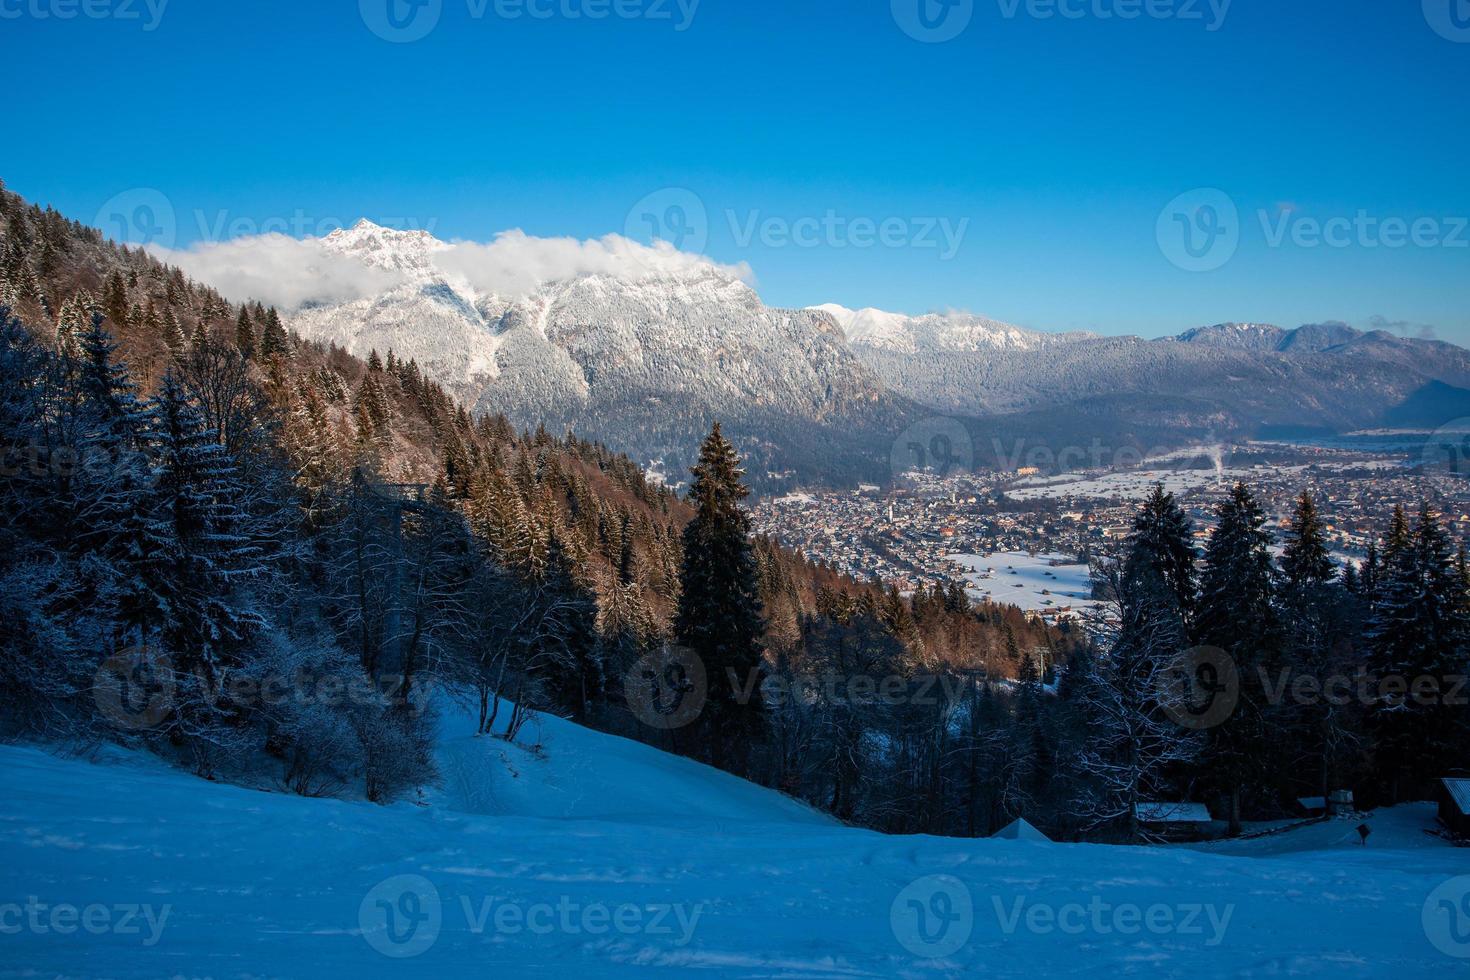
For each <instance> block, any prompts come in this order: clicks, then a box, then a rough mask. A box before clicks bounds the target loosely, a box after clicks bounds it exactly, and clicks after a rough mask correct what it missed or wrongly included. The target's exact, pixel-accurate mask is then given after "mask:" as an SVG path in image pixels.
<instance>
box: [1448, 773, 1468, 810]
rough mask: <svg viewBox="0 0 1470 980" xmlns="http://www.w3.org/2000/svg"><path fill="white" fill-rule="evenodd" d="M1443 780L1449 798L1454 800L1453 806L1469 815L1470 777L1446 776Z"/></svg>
mask: <svg viewBox="0 0 1470 980" xmlns="http://www.w3.org/2000/svg"><path fill="white" fill-rule="evenodd" d="M1443 782H1444V788H1445V789H1447V790H1449V793H1450V799H1452V800H1454V801H1455V806H1456V807H1458V808H1459V810H1460V812H1461V813H1463V814H1465V816H1467V817H1470V777H1463V776H1462V777H1459V778H1450V777H1446V778H1445V779H1444V780H1443Z"/></svg>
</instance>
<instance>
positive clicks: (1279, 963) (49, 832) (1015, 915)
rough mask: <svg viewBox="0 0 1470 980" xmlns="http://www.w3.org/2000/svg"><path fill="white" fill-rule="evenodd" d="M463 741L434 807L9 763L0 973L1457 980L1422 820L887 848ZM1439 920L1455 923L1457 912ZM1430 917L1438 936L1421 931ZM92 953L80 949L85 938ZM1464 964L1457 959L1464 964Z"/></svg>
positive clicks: (563, 732)
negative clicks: (1255, 833)
mask: <svg viewBox="0 0 1470 980" xmlns="http://www.w3.org/2000/svg"><path fill="white" fill-rule="evenodd" d="M469 730H470V725H469V722H468V720H467V719H464V718H458V719H456V718H455V717H452V716H451V717H450V718H448V719H447V720H446V732H445V736H444V740H443V742H442V743H441V746H440V751H439V759H440V766H441V768H442V769H443V771H444V776H445V778H444V780H443V785H442V787H440V788H439V789H436V790H434V791H433V792H432V793H431V794H430V795H429V797H428V799H427V800H425V801H423V803H422V804H421V805H415V804H412V803H403V804H398V805H395V806H391V807H379V806H375V805H372V804H369V803H363V802H347V801H341V800H323V799H303V798H300V797H295V796H289V795H285V794H281V793H273V792H261V791H257V790H249V789H243V788H240V787H236V786H229V785H222V784H217V783H209V782H205V781H202V780H199V779H196V778H194V777H191V776H188V775H185V774H183V773H180V772H177V771H174V770H170V769H167V768H165V767H164V766H163V765H162V764H161V763H159V762H158V761H157V760H155V759H153V758H151V757H147V756H139V755H134V754H130V753H124V752H120V751H117V750H109V751H107V752H105V753H104V754H103V758H102V761H101V762H100V763H92V762H88V761H82V760H78V759H63V758H58V757H56V756H53V755H50V754H47V753H45V752H43V751H41V750H39V749H36V748H26V747H16V746H3V747H0V783H3V785H4V786H5V787H6V806H5V808H4V811H3V814H0V869H3V870H0V886H3V887H0V948H3V950H4V958H3V960H0V974H3V975H6V976H38V975H44V976H53V975H57V976H76V975H106V976H116V977H153V976H166V975H182V976H203V975H209V976H218V977H236V976H292V975H300V974H307V973H311V974H325V973H330V974H332V975H338V976H387V975H390V974H392V975H402V974H403V973H405V972H406V971H412V972H413V973H415V974H426V975H433V976H439V977H460V976H464V977H470V976H474V977H483V976H513V977H537V976H544V977H564V976H586V977H601V976H618V977H624V976H626V977H639V978H643V977H649V976H696V975H697V976H722V977H723V976H730V977H777V976H779V977H878V976H882V977H891V976H897V977H940V976H971V975H982V974H983V975H985V976H995V977H1018V978H1019V977H1024V978H1027V980H1032V978H1035V977H1038V976H1075V977H1093V976H1096V977H1105V976H1118V975H1147V976H1152V977H1189V978H1207V977H1281V976H1306V975H1310V976H1324V977H1325V976H1331V977H1334V978H1343V977H1346V978H1360V977H1413V976H1425V977H1427V976H1450V975H1452V974H1453V973H1454V971H1456V970H1458V969H1460V968H1461V967H1460V964H1461V963H1462V962H1463V961H1462V960H1460V961H1457V960H1454V959H1451V958H1450V957H1449V956H1447V955H1446V953H1445V952H1443V951H1442V949H1441V948H1440V947H1438V946H1436V945H1435V942H1434V940H1438V941H1439V942H1440V943H1441V945H1444V944H1445V943H1446V942H1449V941H1452V940H1453V933H1451V932H1450V931H1448V922H1446V923H1445V928H1440V922H1439V919H1437V918H1435V916H1437V915H1441V914H1442V913H1441V910H1440V907H1439V906H1438V905H1436V904H1435V903H1433V902H1431V901H1430V898H1431V896H1432V894H1434V893H1435V890H1436V889H1437V888H1441V886H1443V885H1444V883H1445V882H1446V881H1447V880H1450V879H1452V878H1453V877H1454V876H1457V875H1466V874H1470V850H1463V849H1455V848H1451V847H1449V846H1447V845H1445V844H1444V843H1443V842H1441V841H1438V840H1436V839H1434V838H1431V837H1429V836H1427V835H1425V834H1424V833H1423V830H1424V828H1426V827H1427V826H1429V825H1430V824H1431V822H1432V819H1433V811H1432V808H1431V807H1429V806H1428V805H1411V806H1406V807H1400V808H1396V809H1394V810H1391V811H1384V812H1382V813H1379V814H1377V815H1375V816H1372V817H1370V818H1369V822H1370V823H1371V824H1372V825H1373V827H1374V828H1375V832H1374V834H1373V836H1372V837H1371V838H1370V839H1369V845H1368V846H1367V847H1360V846H1359V845H1358V844H1357V843H1356V839H1357V835H1356V834H1355V833H1352V826H1353V824H1352V823H1332V824H1323V825H1316V826H1313V827H1307V828H1304V829H1302V830H1298V831H1291V832H1288V833H1286V834H1281V835H1276V836H1273V837H1269V838H1264V839H1262V840H1259V841H1246V842H1237V843H1233V844H1230V845H1228V846H1226V845H1222V846H1218V847H1215V848H1213V849H1205V850H1198V849H1189V848H1182V847H1170V848H1132V847H1106V846H1100V845H1064V844H1049V843H1038V842H1029V841H1015V840H951V839H943V838H933V837H902V838H892V837H884V836H882V835H879V834H875V833H872V832H868V831H859V830H853V829H850V828H844V827H841V826H837V825H835V824H832V823H831V822H830V821H828V820H826V819H825V818H823V817H821V816H820V815H818V814H815V813H813V812H811V811H809V810H807V809H806V808H804V807H801V806H799V805H797V804H795V803H792V802H791V801H788V800H786V799H784V798H782V797H780V796H778V795H776V794H773V793H770V792H768V791H766V790H762V789H759V788H757V787H754V786H750V785H748V784H745V783H741V782H740V781H738V780H735V779H733V778H732V777H729V776H726V775H724V774H722V773H717V772H713V771H711V770H708V769H706V768H704V767H702V766H699V765H697V764H695V763H691V762H689V761H687V760H683V759H678V758H674V757H672V756H667V755H664V754H662V753H659V752H657V751H656V750H654V749H651V748H648V747H646V746H642V745H637V744H635V743H631V742H626V741H624V740H620V739H616V738H611V737H608V736H603V735H597V734H594V733H591V732H587V731H584V730H582V729H578V728H575V727H574V726H571V725H569V724H566V723H564V722H559V721H555V720H545V721H542V722H540V728H539V730H537V729H527V730H526V731H525V732H524V733H523V741H526V742H539V743H540V745H539V748H537V749H535V750H534V751H533V750H530V749H526V748H522V747H517V746H511V745H507V744H506V743H504V742H503V741H501V740H498V739H490V738H475V737H473V736H470V735H469V734H468V731H469ZM1441 894H1447V893H1446V892H1443V891H1441ZM1426 907H1427V911H1426ZM84 924H86V925H85V926H84ZM1449 948H1451V949H1453V948H1454V947H1449Z"/></svg>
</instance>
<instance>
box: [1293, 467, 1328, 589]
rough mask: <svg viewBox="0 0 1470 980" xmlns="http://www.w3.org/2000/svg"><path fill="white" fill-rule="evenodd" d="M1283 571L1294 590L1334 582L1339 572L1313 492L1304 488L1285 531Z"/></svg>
mask: <svg viewBox="0 0 1470 980" xmlns="http://www.w3.org/2000/svg"><path fill="white" fill-rule="evenodd" d="M1281 573H1282V575H1283V576H1284V577H1285V580H1286V586H1287V588H1288V589H1289V590H1291V591H1294V592H1295V591H1300V590H1302V589H1310V588H1316V587H1319V586H1323V585H1326V584H1327V583H1328V582H1331V581H1332V579H1333V577H1334V576H1335V574H1336V571H1335V569H1334V567H1333V564H1332V555H1331V554H1330V553H1329V552H1328V550H1327V542H1326V538H1325V537H1324V534H1323V531H1322V521H1321V518H1319V517H1318V516H1317V505H1316V503H1315V502H1314V501H1313V500H1312V495H1311V494H1310V493H1308V492H1307V491H1305V490H1303V491H1302V495H1301V496H1300V497H1298V498H1297V502H1296V510H1295V511H1294V512H1293V514H1292V517H1291V524H1290V525H1289V526H1288V528H1287V531H1286V546H1285V548H1284V549H1283V551H1282V553H1281Z"/></svg>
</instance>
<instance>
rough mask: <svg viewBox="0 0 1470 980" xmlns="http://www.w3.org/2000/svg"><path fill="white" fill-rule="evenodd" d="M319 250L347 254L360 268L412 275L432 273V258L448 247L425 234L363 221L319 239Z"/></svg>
mask: <svg viewBox="0 0 1470 980" xmlns="http://www.w3.org/2000/svg"><path fill="white" fill-rule="evenodd" d="M322 247H323V248H325V249H326V250H327V251H328V252H332V253H335V254H337V255H349V256H353V257H354V258H357V259H358V260H359V261H361V262H362V263H363V264H364V265H369V266H372V267H373V268H377V269H387V270H390V271H393V272H402V273H407V274H414V275H424V274H426V273H432V271H433V260H432V258H431V256H433V255H434V254H435V253H436V252H442V251H445V250H446V249H449V248H450V247H451V246H450V245H448V244H446V243H444V242H441V241H440V240H439V239H437V238H435V237H434V236H433V235H431V234H429V233H428V232H427V231H422V230H418V229H415V230H411V231H404V230H400V229H396V228H385V227H384V226H382V225H379V224H375V223H373V222H371V221H369V220H368V219H366V218H362V219H360V220H359V221H358V222H357V224H355V225H353V226H352V227H351V228H339V229H338V230H336V231H334V232H332V233H331V234H329V235H327V236H326V238H324V239H322Z"/></svg>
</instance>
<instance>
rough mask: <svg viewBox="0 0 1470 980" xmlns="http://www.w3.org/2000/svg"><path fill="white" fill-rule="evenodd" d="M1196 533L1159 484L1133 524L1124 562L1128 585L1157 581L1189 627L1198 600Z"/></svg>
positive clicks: (1170, 495) (1155, 486)
mask: <svg viewBox="0 0 1470 980" xmlns="http://www.w3.org/2000/svg"><path fill="white" fill-rule="evenodd" d="M1193 538H1194V529H1193V527H1192V526H1191V525H1190V522H1189V518H1188V517H1187V516H1186V515H1185V513H1184V511H1183V509H1182V508H1180V506H1179V502H1178V501H1177V500H1175V499H1174V495H1173V494H1172V493H1167V492H1166V491H1165V490H1164V486H1163V484H1161V483H1159V484H1155V485H1154V488H1153V490H1151V491H1150V492H1149V495H1148V497H1147V498H1146V499H1145V500H1144V502H1143V506H1142V507H1141V508H1140V509H1139V512H1138V516H1137V517H1135V518H1134V521H1133V532H1132V533H1131V534H1130V535H1129V538H1128V551H1127V558H1126V560H1125V562H1124V567H1123V577H1124V580H1125V582H1128V583H1130V584H1132V585H1138V584H1140V583H1142V582H1144V581H1146V580H1149V579H1157V580H1158V582H1160V583H1162V584H1163V586H1164V587H1165V588H1166V589H1167V590H1168V592H1169V594H1170V596H1171V597H1172V598H1173V601H1174V603H1175V604H1176V605H1177V606H1178V608H1179V614H1180V615H1181V616H1182V617H1183V618H1184V620H1185V622H1186V623H1187V622H1188V621H1189V619H1190V617H1191V615H1192V613H1193V611H1194V605H1195V601H1196V599H1197V594H1196V585H1195V567H1194V566H1195V557H1196V556H1195V550H1194V541H1193Z"/></svg>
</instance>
